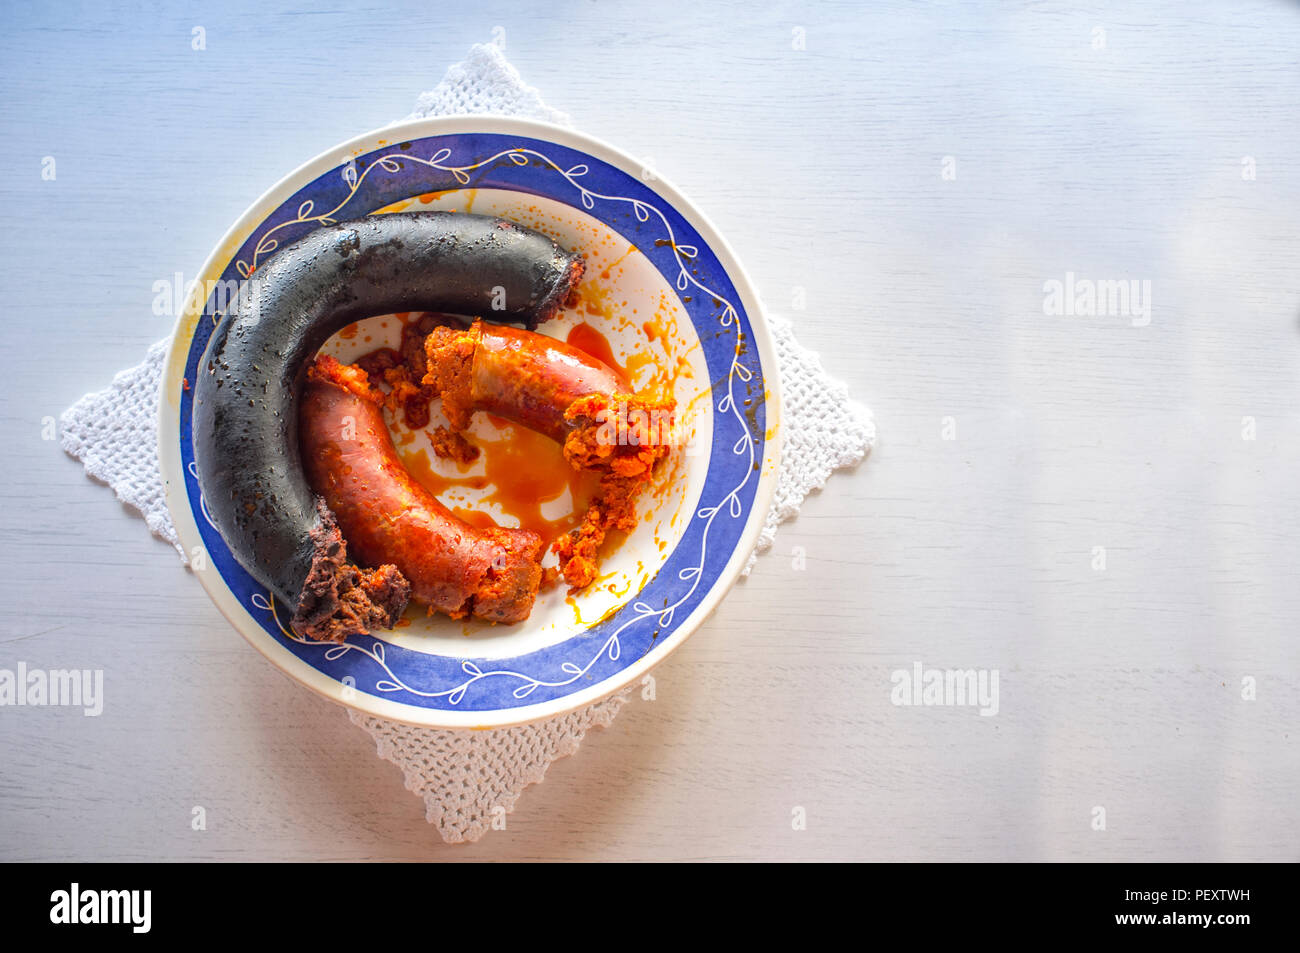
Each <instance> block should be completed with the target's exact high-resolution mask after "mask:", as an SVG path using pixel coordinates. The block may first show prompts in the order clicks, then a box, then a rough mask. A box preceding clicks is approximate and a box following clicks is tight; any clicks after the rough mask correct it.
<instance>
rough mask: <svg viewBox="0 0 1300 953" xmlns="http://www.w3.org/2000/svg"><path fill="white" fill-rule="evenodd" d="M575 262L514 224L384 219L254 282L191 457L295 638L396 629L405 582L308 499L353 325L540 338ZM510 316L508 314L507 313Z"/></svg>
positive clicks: (422, 215)
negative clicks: (369, 561) (329, 371)
mask: <svg viewBox="0 0 1300 953" xmlns="http://www.w3.org/2000/svg"><path fill="white" fill-rule="evenodd" d="M582 269H583V263H582V258H581V256H580V255H577V254H572V253H570V252H568V251H565V250H564V249H563V248H561V247H560V246H558V245H556V244H555V243H554V242H553V241H551V240H550V239H549V238H547V237H546V236H544V235H542V234H540V233H539V232H535V231H533V230H531V229H528V228H524V227H523V226H521V225H517V224H515V223H513V222H508V221H505V220H503V219H497V218H492V217H489V216H481V215H465V214H460V213H455V212H413V213H395V214H389V215H377V216H373V217H371V218H366V219H359V220H357V221H351V222H343V223H340V224H338V225H332V226H328V227H325V228H320V229H317V230H316V231H314V232H312V233H311V234H309V235H308V236H307V237H306V238H304V239H302V240H301V241H299V242H297V243H295V244H293V245H290V246H289V247H287V248H285V249H283V250H282V251H279V252H277V253H276V254H275V255H274V256H273V257H272V258H270V259H269V260H267V261H266V262H265V263H263V264H262V265H261V266H260V267H259V268H258V269H257V270H256V271H255V272H254V274H253V275H252V276H251V277H250V278H249V279H248V280H247V281H246V282H245V283H244V285H243V286H242V287H241V289H240V292H239V294H238V295H237V297H236V299H235V301H234V303H233V304H232V306H231V307H230V309H229V311H228V312H227V314H226V315H225V317H224V318H222V320H221V322H220V323H219V324H218V326H217V328H216V330H215V331H214V332H213V334H212V338H211V340H210V341H209V342H208V347H207V350H206V352H205V353H204V355H203V358H202V360H201V361H200V364H199V369H198V371H199V372H198V376H197V379H196V381H195V383H194V416H193V426H194V456H195V461H196V463H197V466H198V477H199V484H200V486H201V488H202V490H203V494H204V497H205V499H206V502H207V506H208V510H209V512H210V513H211V515H212V519H213V521H214V522H215V523H216V525H217V529H218V530H219V531H220V532H221V535H222V537H223V538H224V539H225V541H226V544H227V545H228V546H229V547H230V551H231V553H232V554H233V555H234V557H235V558H236V559H237V560H238V561H239V563H240V565H242V566H243V567H244V568H245V569H247V570H248V572H249V573H251V574H252V575H253V577H254V578H256V579H257V580H258V581H259V582H261V583H262V584H264V585H265V586H267V587H268V588H269V589H270V590H271V591H272V592H273V593H274V594H275V595H276V596H277V597H278V598H279V599H280V600H281V601H282V602H283V603H284V604H285V605H288V606H291V607H293V608H294V610H295V611H294V617H293V620H292V621H291V623H290V624H291V626H292V628H293V629H294V631H295V632H297V633H298V634H300V635H306V636H308V637H311V638H317V639H326V640H341V639H342V638H345V637H346V636H347V635H348V634H349V633H350V632H365V631H368V629H369V627H370V626H372V625H373V626H385V627H388V626H391V625H392V624H393V623H394V622H396V620H397V617H398V616H400V614H401V612H402V610H403V609H404V608H405V605H406V599H407V597H408V595H409V589H410V587H409V584H408V583H407V582H406V580H405V579H403V578H402V577H401V575H400V573H398V572H396V570H394V569H393V567H381V569H380V570H376V571H375V572H372V573H365V572H362V571H359V570H358V569H357V567H355V566H351V565H349V564H348V563H347V559H346V544H345V543H344V541H343V539H342V536H341V535H340V534H339V532H338V528H337V526H336V525H335V523H334V519H333V515H332V514H331V513H330V512H329V510H328V508H327V507H325V506H324V504H323V501H321V500H319V499H318V498H317V497H316V496H315V494H313V493H312V491H311V488H310V487H309V486H308V483H307V480H306V477H305V475H304V472H303V465H302V459H301V455H300V452H299V444H298V419H299V404H300V401H301V395H302V390H303V385H304V383H305V379H306V372H307V367H308V365H309V364H310V362H311V360H312V358H313V356H314V355H315V354H316V351H317V350H318V349H319V348H320V346H321V345H322V344H324V343H325V341H326V340H327V339H328V338H329V337H330V336H331V335H333V334H334V333H336V332H337V331H339V330H340V329H342V328H344V327H346V326H347V325H348V324H350V323H352V322H353V321H358V320H361V319H362V318H368V317H373V316H374V315H378V314H387V313H391V312H396V311H443V312H449V313H454V314H468V315H479V314H490V315H491V316H492V318H493V319H494V320H503V321H515V322H518V323H522V324H525V325H528V326H529V327H535V326H536V324H537V323H538V322H539V321H544V320H546V319H547V318H548V317H550V316H551V315H552V314H553V313H555V312H556V311H557V310H558V309H559V308H560V307H561V306H562V305H563V303H564V300H565V298H566V297H567V296H568V294H569V292H570V291H571V290H572V289H573V287H574V286H575V285H576V284H577V282H578V280H579V279H580V278H581V276H582ZM502 305H504V308H502V307H501V306H502Z"/></svg>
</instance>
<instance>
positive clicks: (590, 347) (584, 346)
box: [564, 321, 627, 377]
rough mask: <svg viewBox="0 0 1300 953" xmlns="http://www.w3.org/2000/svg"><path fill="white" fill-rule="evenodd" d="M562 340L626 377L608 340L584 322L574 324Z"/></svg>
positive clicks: (625, 372) (625, 371)
mask: <svg viewBox="0 0 1300 953" xmlns="http://www.w3.org/2000/svg"><path fill="white" fill-rule="evenodd" d="M564 340H565V341H566V342H567V343H569V344H572V345H573V346H574V347H576V348H577V349H578V350H579V351H582V352H584V353H586V354H590V355H591V356H592V357H594V358H595V359H596V360H598V361H604V362H605V363H606V364H608V365H609V366H610V367H612V368H614V370H616V371H618V372H619V373H620V374H622V375H623V376H624V377H627V370H626V368H624V367H623V366H622V365H621V364H619V362H618V360H617V359H616V358H615V357H614V349H613V348H611V347H610V346H609V340H608V339H607V338H606V337H605V335H603V334H601V333H600V332H599V331H597V330H596V329H595V328H593V327H592V326H591V325H590V324H587V323H586V322H585V321H584V322H583V323H582V324H575V325H574V326H573V328H572V329H571V330H570V331H569V334H568V337H566V338H565V339H564Z"/></svg>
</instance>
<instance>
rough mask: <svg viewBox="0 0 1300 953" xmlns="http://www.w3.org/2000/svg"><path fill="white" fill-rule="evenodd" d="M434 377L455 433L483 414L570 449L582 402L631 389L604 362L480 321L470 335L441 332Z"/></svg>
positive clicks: (433, 349) (431, 364) (433, 339)
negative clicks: (574, 412)
mask: <svg viewBox="0 0 1300 953" xmlns="http://www.w3.org/2000/svg"><path fill="white" fill-rule="evenodd" d="M425 347H426V349H427V356H428V376H426V377H425V383H426V384H429V385H432V386H433V388H434V390H435V392H437V393H439V394H441V396H442V408H443V412H444V413H445V414H446V415H447V419H448V421H449V422H450V423H451V425H452V427H454V428H455V429H457V430H464V429H465V428H466V427H468V426H469V418H470V416H471V415H472V414H473V412H474V411H475V410H483V411H487V412H488V413H490V414H496V415H497V416H499V417H504V418H505V419H507V420H512V421H514V422H515V423H517V424H522V425H523V426H525V427H528V428H529V429H530V430H536V431H537V432H538V433H542V434H545V435H546V436H548V437H550V438H551V439H552V440H556V441H558V442H559V443H564V440H565V437H567V436H568V434H569V433H570V432H571V431H572V430H573V427H574V424H573V421H572V420H566V419H565V412H566V411H567V410H568V409H569V407H570V406H572V405H573V402H574V401H576V400H577V399H578V398H580V397H587V396H590V395H592V394H600V395H603V396H606V397H613V396H614V395H615V394H626V393H628V392H629V391H630V390H631V388H630V387H629V386H628V384H627V382H626V381H625V380H624V379H623V377H622V375H620V374H619V373H618V371H616V370H615V369H614V368H612V367H610V366H609V365H608V364H606V363H604V362H603V361H600V360H597V359H596V358H594V357H592V356H591V355H589V354H587V353H586V352H585V351H580V350H578V349H577V348H576V347H574V346H573V345H571V344H566V343H565V342H564V341H559V340H556V339H555V338H552V337H547V336H546V335H544V334H536V333H534V332H532V331H524V330H521V329H519V328H509V327H504V326H502V325H496V324H485V323H483V322H482V321H475V322H474V325H473V326H472V327H471V328H469V329H468V330H463V329H460V328H448V327H442V328H436V329H435V330H434V332H433V333H432V334H431V335H430V336H429V338H428V339H427V341H426V344H425Z"/></svg>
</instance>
